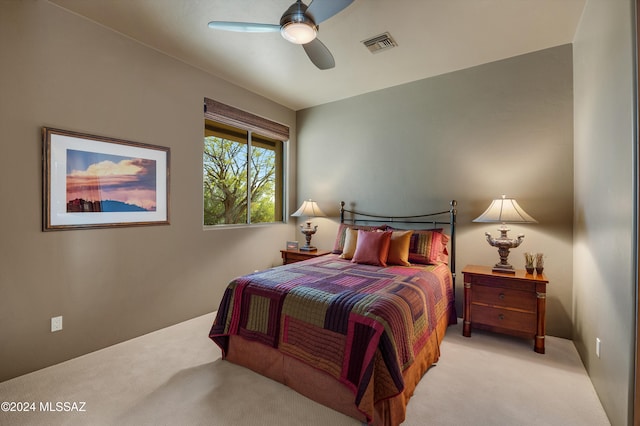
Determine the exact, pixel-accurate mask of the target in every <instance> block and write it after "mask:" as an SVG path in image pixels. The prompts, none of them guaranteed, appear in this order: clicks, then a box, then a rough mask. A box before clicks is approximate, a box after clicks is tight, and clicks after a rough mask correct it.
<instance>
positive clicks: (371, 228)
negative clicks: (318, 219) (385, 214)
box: [333, 223, 387, 254]
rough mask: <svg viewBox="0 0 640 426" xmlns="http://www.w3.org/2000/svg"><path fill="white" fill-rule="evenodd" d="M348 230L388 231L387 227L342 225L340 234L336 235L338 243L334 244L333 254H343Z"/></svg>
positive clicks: (339, 230) (339, 229)
mask: <svg viewBox="0 0 640 426" xmlns="http://www.w3.org/2000/svg"><path fill="white" fill-rule="evenodd" d="M347 229H362V230H365V231H384V230H386V229H387V225H381V226H368V225H351V224H347V223H341V224H340V227H339V228H338V234H337V235H336V241H335V243H334V244H333V253H334V254H342V251H343V250H344V241H345V239H346V236H347Z"/></svg>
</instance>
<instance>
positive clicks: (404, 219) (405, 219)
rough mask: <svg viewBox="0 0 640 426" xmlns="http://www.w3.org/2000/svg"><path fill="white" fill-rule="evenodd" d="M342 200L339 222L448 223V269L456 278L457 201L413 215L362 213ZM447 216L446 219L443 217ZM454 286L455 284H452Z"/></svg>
mask: <svg viewBox="0 0 640 426" xmlns="http://www.w3.org/2000/svg"><path fill="white" fill-rule="evenodd" d="M344 205H345V203H344V201H340V223H353V224H356V223H363V222H367V223H388V224H391V223H400V224H407V225H409V224H418V225H422V227H423V228H426V229H431V228H438V227H439V226H440V225H449V237H450V240H449V246H450V250H451V253H449V269H451V275H452V276H453V282H454V283H455V279H456V215H457V213H458V212H457V210H456V206H457V205H458V202H457V201H456V200H451V202H449V210H443V211H441V212H435V213H427V214H420V215H414V216H381V215H377V214H370V213H363V212H359V211H355V210H348V209H346V208H345V207H344ZM345 213H350V214H351V216H350V217H349V218H347V217H345ZM447 216H448V220H445V219H444V218H445V217H447ZM454 286H455V284H454Z"/></svg>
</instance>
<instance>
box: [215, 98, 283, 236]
mask: <svg viewBox="0 0 640 426" xmlns="http://www.w3.org/2000/svg"><path fill="white" fill-rule="evenodd" d="M273 128H275V129H276V130H278V131H273ZM288 136H289V129H288V128H286V127H285V126H282V125H279V124H277V123H273V122H271V121H268V120H265V119H263V118H260V117H257V116H253V115H251V114H248V113H245V112H242V111H240V110H237V109H235V108H232V107H229V106H227V105H224V104H220V103H218V102H215V101H211V100H208V99H205V124H204V150H203V201H204V203H203V205H204V212H203V213H204V225H223V224H251V223H269V222H281V221H282V220H283V210H284V209H283V192H284V191H283V188H284V141H285V140H287V139H288Z"/></svg>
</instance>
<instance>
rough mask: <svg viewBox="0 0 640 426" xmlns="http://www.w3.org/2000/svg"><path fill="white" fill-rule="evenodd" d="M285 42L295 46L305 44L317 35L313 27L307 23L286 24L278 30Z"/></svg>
mask: <svg viewBox="0 0 640 426" xmlns="http://www.w3.org/2000/svg"><path fill="white" fill-rule="evenodd" d="M280 34H282V37H284V39H285V40H287V41H290V42H291V43H295V44H307V43H309V42H311V41H313V39H315V38H316V36H317V35H318V30H317V28H316V26H315V25H313V24H311V23H308V22H288V23H286V24H284V25H283V26H282V28H281V29H280Z"/></svg>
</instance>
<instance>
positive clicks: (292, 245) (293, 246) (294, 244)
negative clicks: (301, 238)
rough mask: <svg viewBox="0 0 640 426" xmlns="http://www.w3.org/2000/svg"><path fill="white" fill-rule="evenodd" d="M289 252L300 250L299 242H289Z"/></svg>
mask: <svg viewBox="0 0 640 426" xmlns="http://www.w3.org/2000/svg"><path fill="white" fill-rule="evenodd" d="M287 250H298V242H297V241H287Z"/></svg>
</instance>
